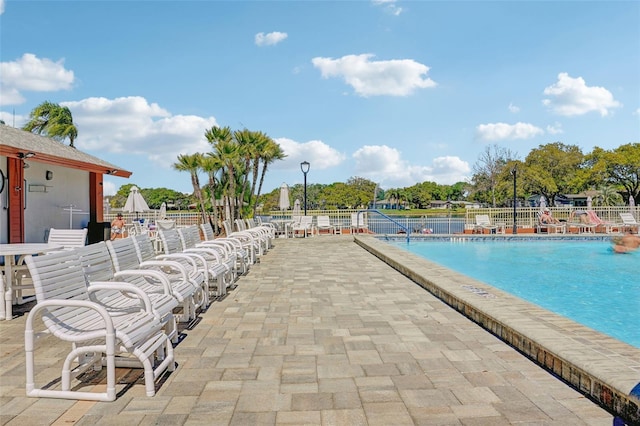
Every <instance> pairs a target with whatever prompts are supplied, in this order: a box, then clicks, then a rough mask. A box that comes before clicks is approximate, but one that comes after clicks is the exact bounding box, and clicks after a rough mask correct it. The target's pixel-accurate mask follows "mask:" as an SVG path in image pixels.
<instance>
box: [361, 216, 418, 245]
mask: <svg viewBox="0 0 640 426" xmlns="http://www.w3.org/2000/svg"><path fill="white" fill-rule="evenodd" d="M364 213H377V214H379V215H380V216H382V217H383V218H385V219H387V220H388V221H389V222H391V223H393V224H394V225H396V226H398V227H399V228H400V229H402V230H403V231H404V232H405V233H406V235H407V243H408V242H409V241H410V239H411V232H410V231H409V228H408V227H406V226H404V225H403V224H401V223H400V222H398V221H396V220H394V219H393V218H391V217H389V216H387V215H386V214H384V213H382V212H381V211H380V210H378V209H364V210H358V212H357V213H356V214H357V221H358V222H357V223H361V222H360V214H364ZM362 223H364V220H363V222H362Z"/></svg>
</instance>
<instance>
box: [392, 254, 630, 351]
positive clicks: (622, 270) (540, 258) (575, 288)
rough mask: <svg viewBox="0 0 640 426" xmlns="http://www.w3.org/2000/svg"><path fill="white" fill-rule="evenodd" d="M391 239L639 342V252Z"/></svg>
mask: <svg viewBox="0 0 640 426" xmlns="http://www.w3.org/2000/svg"><path fill="white" fill-rule="evenodd" d="M392 244H395V245H396V246H398V247H402V248H404V249H406V250H409V251H411V252H412V253H415V254H418V255H420V256H422V257H425V258H427V259H429V260H431V261H433V262H436V263H439V264H441V265H443V266H446V267H447V268H450V269H453V270H455V271H458V272H461V273H463V274H465V275H468V276H470V277H472V278H475V279H477V280H479V281H482V282H485V283H487V284H489V285H491V286H493V287H497V288H499V289H501V290H504V291H506V292H508V293H511V294H514V295H516V296H518V297H520V298H522V299H525V300H527V301H529V302H531V303H535V304H536V305H538V306H542V307H543V308H545V309H547V310H550V311H553V312H555V313H558V314H560V315H563V316H565V317H567V318H571V319H572V320H574V321H576V322H579V323H581V324H584V325H586V326H588V327H590V328H593V329H594V330H598V331H600V332H602V333H605V334H608V335H610V336H613V337H615V338H616V339H619V340H622V341H624V342H627V343H629V344H631V345H633V346H636V347H640V252H635V253H632V254H623V255H620V254H614V253H613V252H612V251H611V244H610V243H609V242H588V241H467V242H449V241H441V242H430V241H427V242H416V241H411V242H410V243H409V244H407V243H406V242H395V243H392Z"/></svg>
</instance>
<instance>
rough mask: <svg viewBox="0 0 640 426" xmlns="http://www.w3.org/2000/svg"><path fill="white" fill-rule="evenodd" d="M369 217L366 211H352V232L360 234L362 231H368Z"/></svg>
mask: <svg viewBox="0 0 640 426" xmlns="http://www.w3.org/2000/svg"><path fill="white" fill-rule="evenodd" d="M368 229H369V228H368V227H367V217H366V213H363V212H361V213H351V233H352V234H359V233H361V232H367V230H368Z"/></svg>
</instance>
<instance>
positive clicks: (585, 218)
mask: <svg viewBox="0 0 640 426" xmlns="http://www.w3.org/2000/svg"><path fill="white" fill-rule="evenodd" d="M576 216H578V220H579V221H580V223H585V224H587V225H597V224H596V223H592V222H591V220H590V219H589V213H587V211H586V210H572V211H571V213H569V222H575V221H576V220H575V218H576Z"/></svg>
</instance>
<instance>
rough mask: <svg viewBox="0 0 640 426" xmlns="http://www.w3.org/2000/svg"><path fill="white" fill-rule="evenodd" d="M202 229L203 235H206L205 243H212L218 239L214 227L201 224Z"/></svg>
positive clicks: (208, 224)
mask: <svg viewBox="0 0 640 426" xmlns="http://www.w3.org/2000/svg"><path fill="white" fill-rule="evenodd" d="M200 229H202V235H204V240H205V241H212V240H214V239H215V238H216V236H215V234H214V232H213V227H212V226H211V224H210V223H209V222H206V223H202V224H200Z"/></svg>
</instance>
